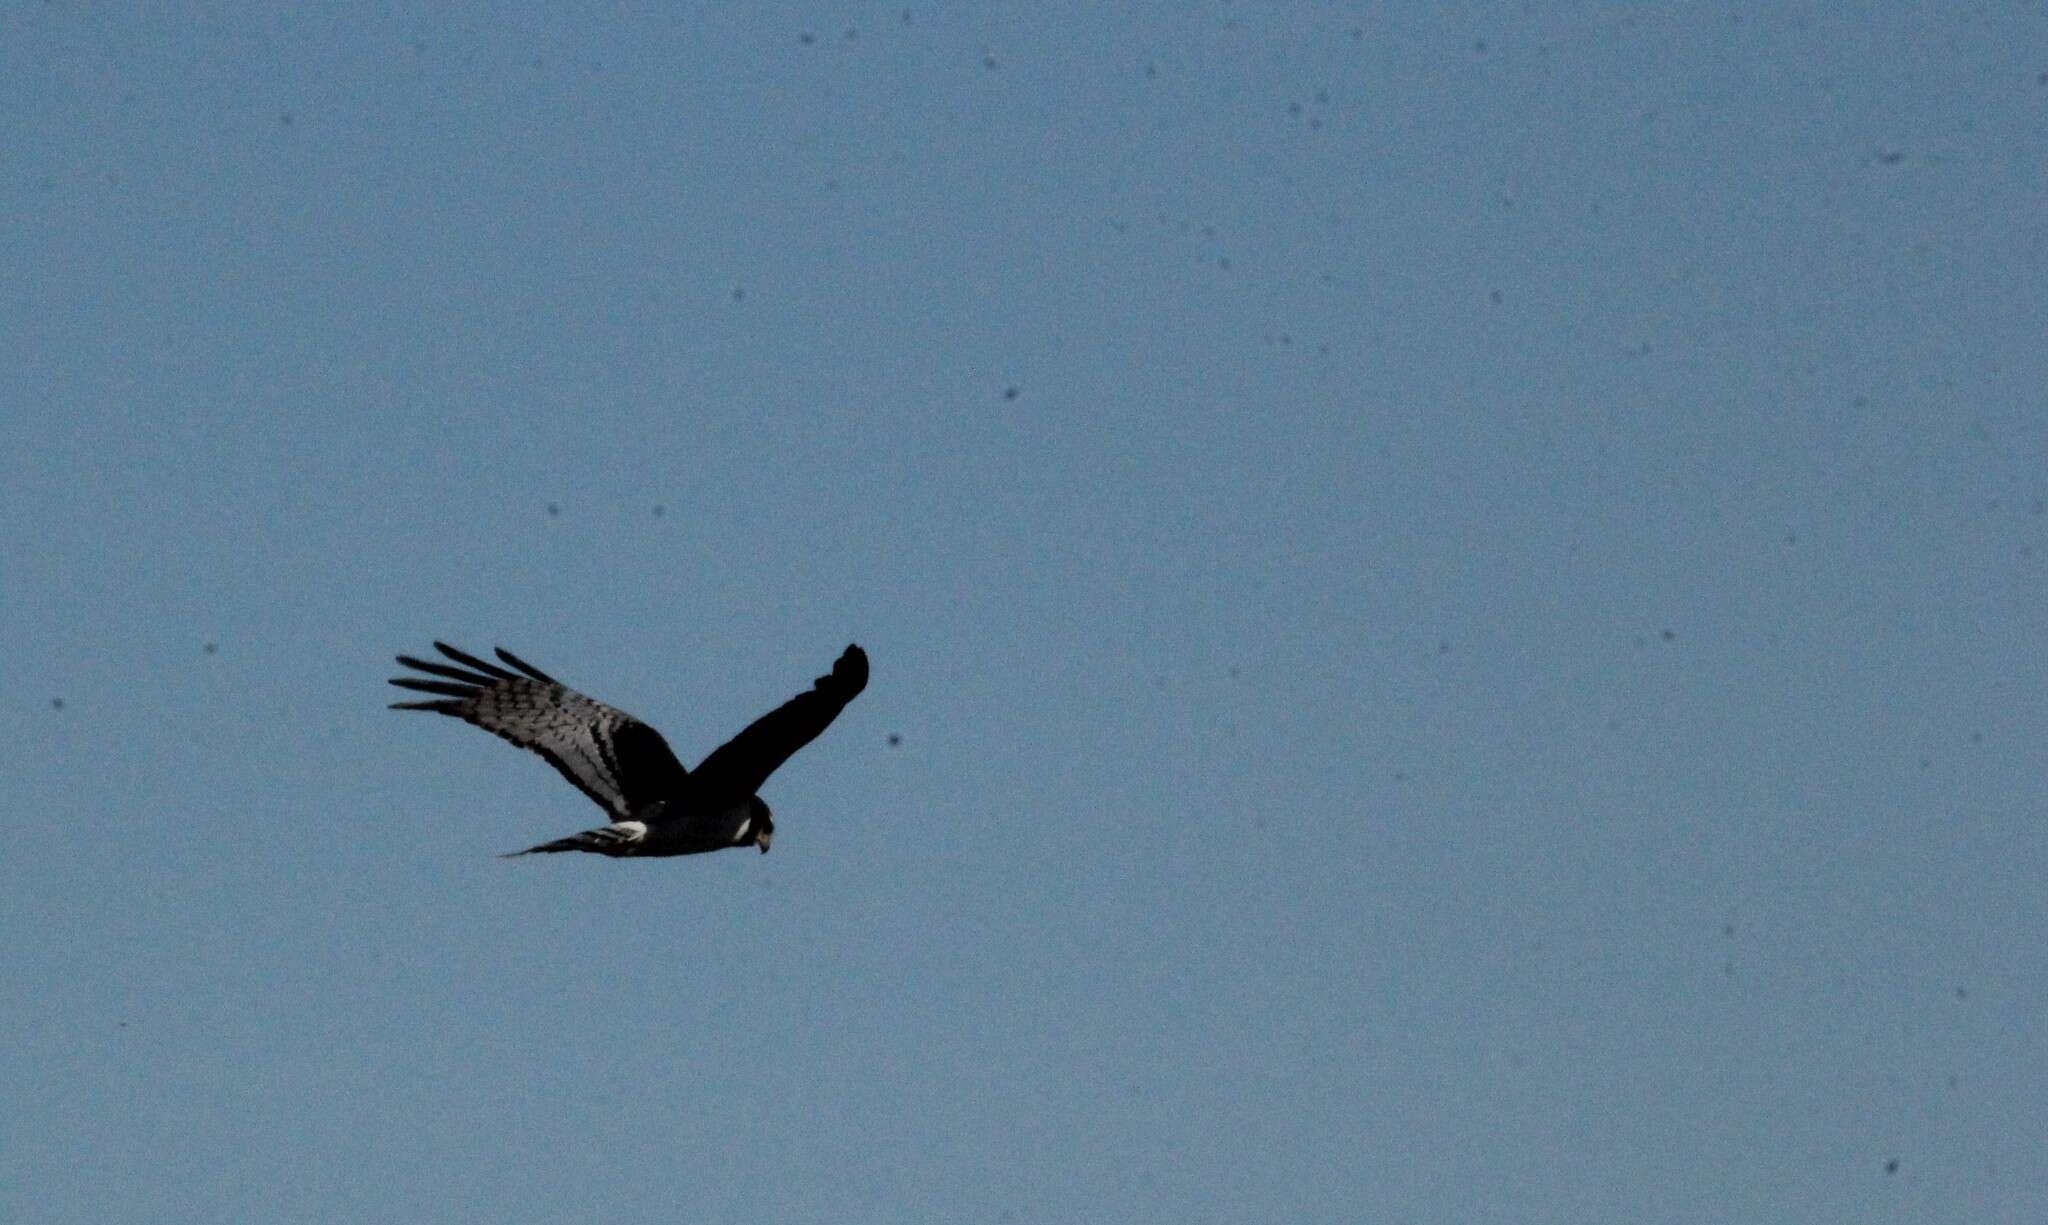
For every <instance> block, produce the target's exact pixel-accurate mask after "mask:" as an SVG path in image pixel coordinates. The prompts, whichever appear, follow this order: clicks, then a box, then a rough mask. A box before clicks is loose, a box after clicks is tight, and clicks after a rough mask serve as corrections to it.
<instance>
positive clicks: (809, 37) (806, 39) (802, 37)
mask: <svg viewBox="0 0 2048 1225" xmlns="http://www.w3.org/2000/svg"><path fill="white" fill-rule="evenodd" d="M796 40H797V41H798V42H800V43H802V44H803V45H804V46H806V47H808V46H810V45H811V44H812V43H814V42H817V41H818V36H817V35H816V34H813V33H811V32H810V31H809V30H805V31H804V32H803V33H801V34H799V35H797V36H796Z"/></svg>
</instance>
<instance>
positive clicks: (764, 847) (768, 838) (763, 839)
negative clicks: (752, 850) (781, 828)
mask: <svg viewBox="0 0 2048 1225" xmlns="http://www.w3.org/2000/svg"><path fill="white" fill-rule="evenodd" d="M773 841H775V835H774V834H762V835H761V836H760V837H759V838H756V839H754V843H755V845H757V846H759V847H760V848H761V853H762V854H763V855H766V854H767V853H768V844H769V843H770V842H773Z"/></svg>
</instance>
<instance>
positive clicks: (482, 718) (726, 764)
mask: <svg viewBox="0 0 2048 1225" xmlns="http://www.w3.org/2000/svg"><path fill="white" fill-rule="evenodd" d="M434 648H435V649H436V650H438V651H440V652H441V654H443V655H445V656H447V657H448V659H450V660H452V661H453V662H454V664H458V665H460V666H459V667H455V666H451V665H449V664H444V663H439V662H435V661H429V660H422V659H415V658H413V657H412V656H410V655H401V656H399V657H398V662H399V663H401V664H404V665H405V666H406V667H408V668H412V669H414V670H416V671H419V672H423V673H426V674H427V676H425V677H418V676H404V677H394V678H392V681H391V683H392V684H394V685H397V686H399V687H401V688H405V689H414V690H418V691H420V692H423V693H432V694H438V695H441V696H439V697H438V698H437V699H436V700H433V701H427V702H393V703H392V707H393V708H394V709H397V710H431V711H435V712H437V713H440V714H444V715H450V716H453V717H455V718H458V719H462V720H464V721H465V722H468V723H473V724H475V725H476V726H478V727H481V728H483V729H484V730H485V731H488V732H491V733H492V734H494V735H496V736H499V737H502V738H503V739H505V740H509V741H511V742H512V743H513V744H516V745H518V746H519V747H521V748H525V749H532V750H533V751H534V752H536V753H539V754H540V755H541V756H542V757H544V758H546V759H547V761H548V763H549V764H550V765H552V766H554V767H555V769H557V770H559V771H561V773H562V776H563V777H564V778H566V779H568V780H569V781H570V782H571V783H574V784H575V785H576V787H577V789H578V790H580V791H582V792H583V794H585V795H587V796H589V797H590V798H591V799H592V800H593V801H595V802H596V803H597V804H598V805H599V806H600V807H602V808H603V809H604V810H605V811H606V812H608V813H609V814H611V818H612V821H611V824H609V825H605V826H601V827H599V828H597V829H591V830H585V831H583V832H582V833H580V834H572V835H570V836H569V837H567V838H558V839H556V840H555V841H553V842H544V843H541V844H540V845H538V846H533V847H528V848H527V849H526V850H524V851H515V852H513V854H515V855H529V854H533V853H536V852H553V851H588V852H591V853H593V854H599V855H610V856H613V857H615V858H626V857H633V858H644V857H650V856H662V855H695V854H701V853H703V852H705V851H719V850H724V849H725V848H727V847H734V846H754V847H759V848H760V849H761V850H762V851H763V852H764V853H765V852H766V851H767V850H768V846H769V843H770V840H771V839H772V837H773V835H774V832H775V821H774V818H773V816H772V815H771V814H770V812H769V809H768V805H767V804H765V803H763V802H762V800H761V797H760V796H759V795H756V794H755V792H756V791H757V790H758V789H759V788H760V786H761V784H762V783H764V782H766V781H767V779H768V776H769V775H770V774H772V773H774V771H775V769H776V767H778V766H780V765H781V764H782V763H783V762H785V761H787V760H789V758H790V756H791V754H793V753H795V752H796V751H797V750H798V749H800V748H802V747H803V746H804V745H806V744H809V743H810V742H811V741H812V740H814V739H816V738H817V736H818V734H819V733H820V732H822V731H824V730H825V728H826V727H827V726H829V725H830V724H831V722H832V720H833V719H835V718H837V717H838V715H839V712H840V711H841V710H843V709H845V708H846V704H847V703H848V702H851V701H852V700H853V699H854V697H855V696H857V695H858V694H859V693H860V691H861V690H862V689H864V688H866V686H867V683H868V657H867V654H866V652H864V651H862V650H861V649H860V648H859V647H857V646H849V647H847V648H846V651H845V652H844V653H843V654H842V655H840V657H839V661H838V662H837V663H835V664H834V665H832V671H831V672H830V673H829V674H827V675H825V676H821V677H819V678H818V681H817V683H816V684H815V685H813V686H812V687H811V689H809V690H808V691H806V692H804V693H800V694H798V695H797V696H796V697H794V698H791V699H790V700H789V701H787V702H785V703H783V704H782V705H781V706H779V707H777V708H776V709H774V710H772V711H769V712H768V713H767V714H765V715H763V716H761V717H760V718H759V719H756V720H755V721H754V722H753V723H752V724H750V725H749V726H748V727H747V728H746V730H744V731H742V732H741V733H740V734H739V735H737V736H734V737H733V738H732V739H731V740H729V741H727V742H726V743H725V744H723V745H721V746H720V747H719V748H718V749H716V750H715V751H713V752H712V754H711V755H710V756H708V757H706V758H705V759H704V760H703V761H702V762H700V763H699V764H698V766H697V768H696V769H695V770H694V771H690V770H685V769H684V768H683V765H682V763H681V762H680V761H678V760H676V755H675V754H674V753H673V752H672V751H670V749H669V747H668V742H667V741H665V740H663V739H662V737H661V733H660V732H657V731H655V730H654V729H653V728H652V727H649V726H648V725H647V724H645V723H642V722H641V721H640V720H638V719H636V718H634V717H633V716H632V715H629V714H627V713H626V712H624V711H622V710H618V709H615V708H613V707H610V706H607V705H605V704H604V703H602V702H598V701H594V700H592V699H590V698H587V697H585V696H583V695H582V694H580V693H578V692H576V691H575V690H574V689H571V688H569V687H568V686H567V685H564V684H562V683H561V682H560V681H558V680H556V679H554V678H553V677H551V676H549V675H548V674H547V673H545V672H542V671H541V670H540V669H538V668H535V667H534V666H533V665H532V664H529V663H527V662H526V661H525V660H522V659H520V658H519V657H518V656H516V655H514V654H512V653H511V652H510V651H507V650H505V649H503V648H502V647H501V648H499V650H498V653H497V654H498V658H499V659H500V660H501V661H503V663H504V664H506V665H509V669H514V670H508V668H507V667H500V666H499V665H498V664H494V663H490V662H488V661H485V660H482V659H479V658H477V657H476V656H474V655H469V654H466V653H464V652H462V651H459V650H456V649H455V648H454V647H451V646H449V645H448V644H446V643H444V642H436V643H435V644H434Z"/></svg>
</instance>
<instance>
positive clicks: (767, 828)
mask: <svg viewBox="0 0 2048 1225" xmlns="http://www.w3.org/2000/svg"><path fill="white" fill-rule="evenodd" d="M747 815H748V816H749V817H751V818H753V831H752V832H753V835H754V838H753V841H754V845H755V846H758V847H760V848H761V853H762V854H763V855H766V854H767V853H768V844H769V843H771V842H773V841H775V818H774V817H773V816H772V815H771V814H770V813H769V811H768V805H767V804H765V803H763V802H762V800H761V797H760V796H758V795H757V796H755V797H754V798H753V799H752V800H750V801H749V802H748V803H747Z"/></svg>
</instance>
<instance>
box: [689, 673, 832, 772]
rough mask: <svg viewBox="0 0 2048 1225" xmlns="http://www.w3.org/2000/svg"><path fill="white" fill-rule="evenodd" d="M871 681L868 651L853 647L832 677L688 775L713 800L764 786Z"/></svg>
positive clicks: (720, 748)
mask: <svg viewBox="0 0 2048 1225" xmlns="http://www.w3.org/2000/svg"><path fill="white" fill-rule="evenodd" d="M867 685H868V655H867V652H866V651H863V650H861V649H860V648H859V647H857V646H849V647H847V648H846V653H845V654H843V655H841V656H840V657H839V662H838V663H836V664H833V665H832V673H831V675H829V676H821V677H819V678H818V683H817V684H816V685H813V686H812V687H811V689H810V691H809V692H807V693H799V694H797V695H796V696H795V697H793V698H791V699H790V700H789V701H787V702H784V703H783V704H782V705H780V706H778V707H776V708H775V709H774V710H771V711H769V712H768V713H767V714H765V715H762V716H761V717H760V718H758V719H756V720H754V722H753V723H752V724H751V725H749V726H748V728H747V730H745V731H743V732H741V733H740V734H739V735H737V736H734V737H733V738H732V739H730V740H728V741H726V742H725V743H724V744H722V745H719V746H718V748H716V749H714V750H713V751H712V753H711V756H709V757H706V758H705V759H704V760H703V762H702V763H700V764H699V765H698V766H697V772H696V773H695V774H693V775H691V776H690V785H691V787H692V788H693V789H695V792H696V794H697V795H698V796H699V797H701V798H704V799H709V800H712V801H714V802H717V801H723V802H733V803H736V802H738V801H740V800H743V799H745V798H747V797H748V796H750V795H752V794H754V793H755V792H756V791H759V790H760V789H761V784H762V783H765V782H767V781H768V776H769V775H770V774H773V773H775V768H776V767H777V766H780V765H781V764H782V763H783V762H785V761H788V760H789V758H790V755H791V754H793V753H795V752H796V751H797V750H798V749H800V748H802V747H804V746H805V745H807V744H809V743H810V742H811V741H813V740H816V739H817V738H818V733H819V732H822V731H824V730H825V729H826V728H827V727H829V726H831V724H832V720H834V719H836V718H838V717H839V712H840V711H842V710H845V709H846V704H847V703H848V702H851V701H853V699H854V697H855V696H856V695H857V694H859V693H860V691H861V690H863V689H865V688H867Z"/></svg>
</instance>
